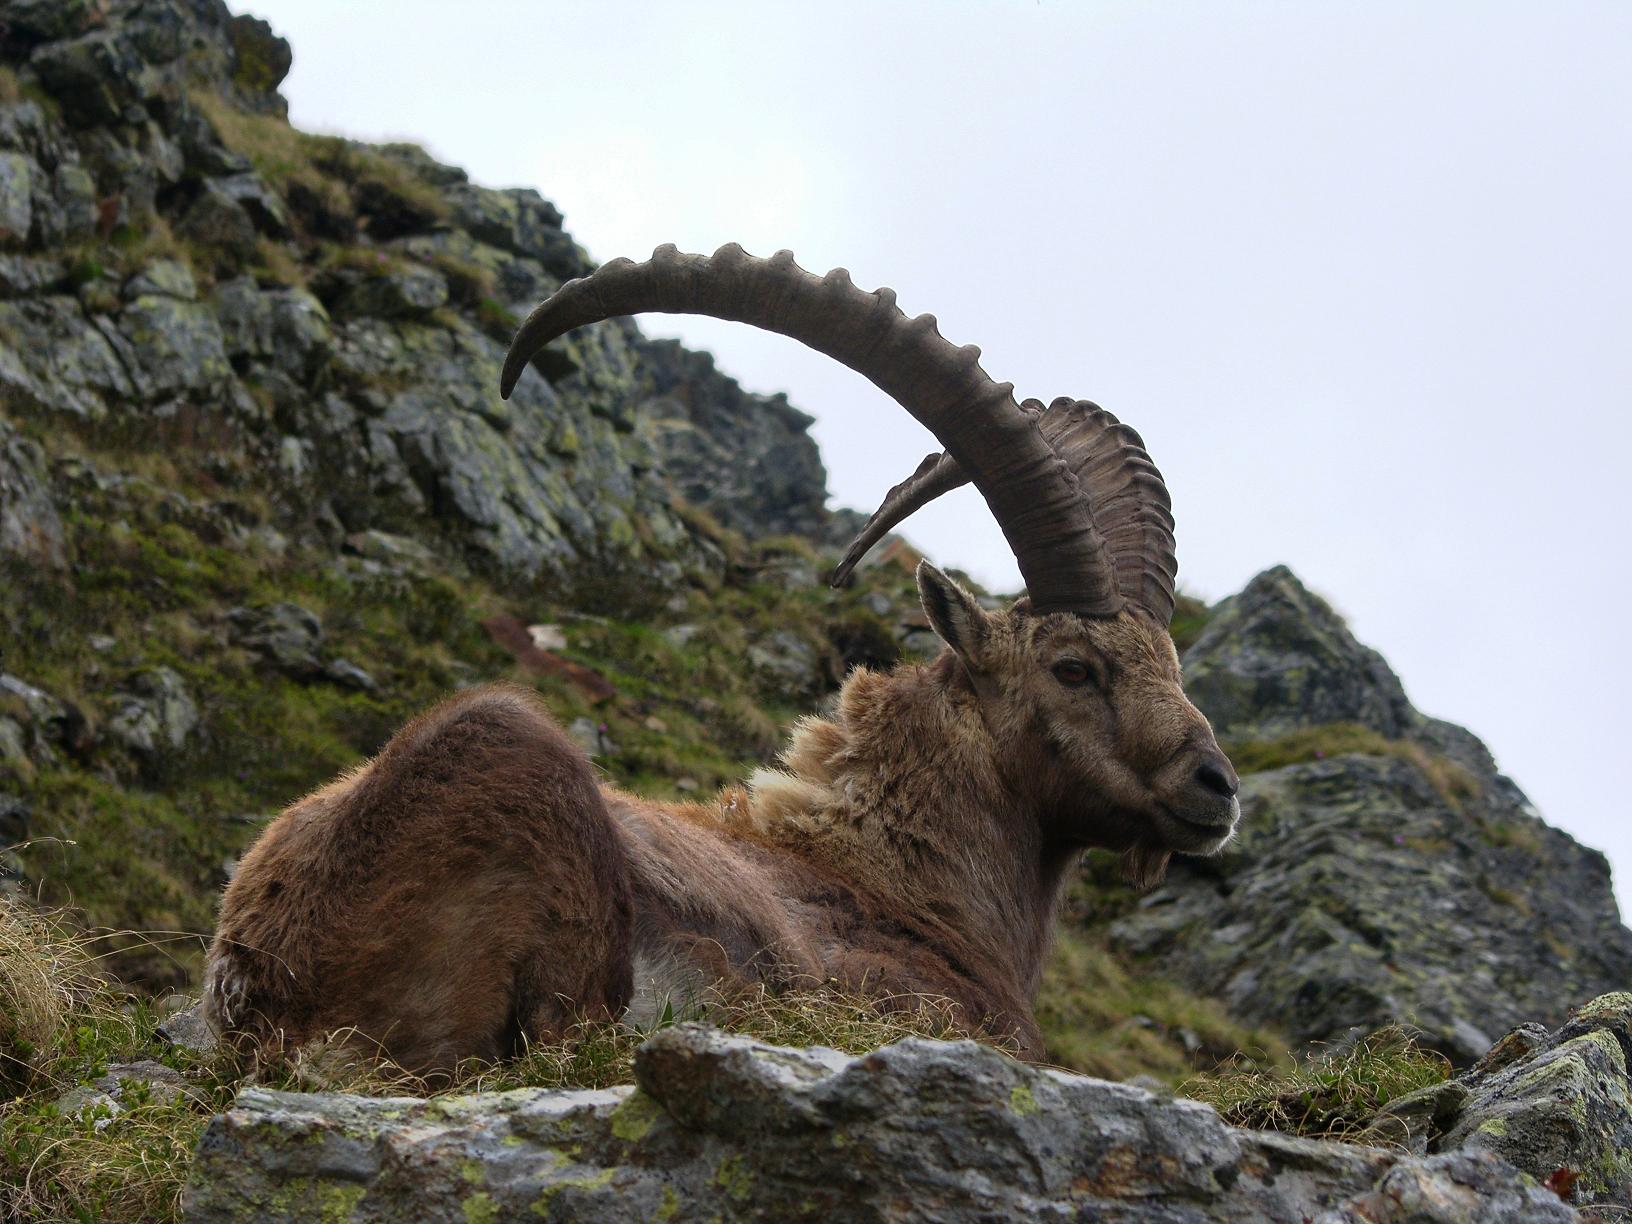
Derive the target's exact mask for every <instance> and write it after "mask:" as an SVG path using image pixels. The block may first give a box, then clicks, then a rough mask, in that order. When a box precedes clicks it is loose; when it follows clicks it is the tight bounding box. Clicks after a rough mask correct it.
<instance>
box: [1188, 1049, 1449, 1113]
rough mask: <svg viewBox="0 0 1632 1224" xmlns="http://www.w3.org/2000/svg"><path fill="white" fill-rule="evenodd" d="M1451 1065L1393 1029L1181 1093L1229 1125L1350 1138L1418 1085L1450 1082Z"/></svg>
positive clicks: (1235, 1069)
mask: <svg viewBox="0 0 1632 1224" xmlns="http://www.w3.org/2000/svg"><path fill="white" fill-rule="evenodd" d="M1450 1074H1451V1064H1450V1062H1449V1061H1448V1060H1446V1058H1445V1057H1444V1056H1443V1055H1440V1054H1436V1053H1434V1052H1432V1051H1430V1050H1424V1049H1423V1048H1422V1047H1420V1046H1419V1045H1417V1044H1416V1042H1415V1041H1414V1040H1413V1039H1412V1038H1411V1036H1410V1035H1409V1034H1408V1033H1407V1032H1406V1031H1405V1030H1403V1029H1401V1028H1398V1027H1389V1028H1385V1029H1381V1030H1379V1031H1377V1032H1375V1033H1372V1034H1371V1035H1370V1036H1368V1037H1365V1038H1362V1039H1361V1040H1360V1041H1359V1042H1358V1043H1356V1044H1355V1046H1354V1047H1353V1048H1352V1049H1350V1050H1347V1051H1344V1052H1341V1053H1317V1054H1315V1055H1313V1056H1311V1057H1309V1058H1307V1059H1305V1060H1304V1061H1302V1062H1301V1063H1299V1064H1297V1065H1296V1066H1294V1067H1292V1068H1290V1069H1286V1068H1282V1069H1271V1070H1265V1069H1264V1068H1262V1067H1260V1066H1256V1065H1252V1064H1249V1063H1246V1062H1243V1061H1237V1062H1234V1063H1231V1064H1229V1065H1227V1066H1225V1067H1223V1068H1221V1069H1219V1070H1218V1071H1215V1072H1213V1073H1211V1074H1208V1075H1201V1076H1197V1077H1196V1078H1194V1079H1190V1080H1187V1081H1186V1082H1185V1083H1184V1084H1182V1085H1181V1086H1180V1088H1179V1092H1180V1094H1181V1095H1183V1096H1187V1097H1191V1098H1193V1099H1194V1100H1198V1101H1205V1102H1206V1103H1207V1104H1209V1105H1211V1106H1212V1107H1213V1108H1214V1109H1216V1110H1218V1112H1219V1114H1220V1115H1221V1116H1222V1117H1223V1118H1224V1120H1225V1121H1226V1122H1229V1123H1230V1124H1231V1125H1234V1126H1250V1127H1255V1128H1257V1129H1260V1130H1274V1131H1281V1132H1283V1133H1285V1134H1289V1135H1302V1136H1305V1137H1306V1138H1311V1139H1347V1140H1353V1139H1355V1138H1357V1137H1358V1136H1359V1135H1360V1134H1361V1132H1362V1131H1364V1129H1365V1127H1366V1124H1367V1123H1368V1122H1370V1121H1371V1119H1372V1118H1373V1117H1374V1116H1375V1115H1376V1113H1377V1111H1378V1110H1379V1109H1381V1108H1382V1107H1383V1106H1384V1105H1386V1104H1388V1103H1389V1102H1390V1101H1394V1100H1398V1099H1399V1098H1400V1097H1403V1096H1405V1095H1406V1094H1407V1093H1411V1092H1415V1091H1417V1090H1418V1089H1419V1088H1427V1087H1430V1086H1431V1085H1433V1084H1438V1083H1441V1082H1443V1081H1444V1080H1446V1079H1448V1078H1449V1077H1450Z"/></svg>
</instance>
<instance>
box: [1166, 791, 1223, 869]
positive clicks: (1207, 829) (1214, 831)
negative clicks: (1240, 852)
mask: <svg viewBox="0 0 1632 1224" xmlns="http://www.w3.org/2000/svg"><path fill="white" fill-rule="evenodd" d="M1160 812H1161V819H1160V821H1159V823H1160V824H1161V825H1162V826H1163V827H1162V835H1163V839H1164V840H1165V841H1166V842H1167V844H1168V845H1169V846H1170V847H1172V849H1173V850H1175V851H1177V852H1178V853H1180V854H1196V855H1202V856H1206V855H1210V854H1217V853H1218V852H1219V851H1220V850H1222V849H1224V847H1225V846H1227V845H1229V843H1230V839H1231V838H1233V837H1234V836H1235V829H1236V825H1237V824H1238V823H1239V822H1240V820H1241V801H1240V800H1239V799H1236V798H1235V797H1234V796H1231V797H1230V799H1229V800H1228V801H1221V802H1220V803H1219V804H1218V811H1217V813H1216V814H1215V813H1212V812H1206V811H1198V810H1194V809H1192V810H1191V811H1189V812H1187V813H1185V814H1183V815H1181V814H1180V813H1178V812H1175V811H1174V810H1173V809H1172V808H1170V807H1168V806H1167V805H1166V804H1165V803H1164V804H1162V805H1161V807H1160Z"/></svg>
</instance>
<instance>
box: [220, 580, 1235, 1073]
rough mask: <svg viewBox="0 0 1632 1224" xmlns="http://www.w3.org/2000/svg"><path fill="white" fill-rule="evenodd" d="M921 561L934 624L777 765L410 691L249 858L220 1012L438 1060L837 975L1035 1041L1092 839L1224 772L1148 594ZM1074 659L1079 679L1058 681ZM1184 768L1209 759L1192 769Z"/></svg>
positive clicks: (517, 703) (1218, 797)
mask: <svg viewBox="0 0 1632 1224" xmlns="http://www.w3.org/2000/svg"><path fill="white" fill-rule="evenodd" d="M920 585H921V587H922V588H923V592H924V602H925V608H926V610H927V611H928V612H929V614H930V617H931V619H932V620H933V621H934V622H935V625H936V628H937V630H938V631H939V632H940V633H941V635H942V637H943V638H945V639H946V640H947V641H948V642H949V643H950V644H951V646H952V649H950V650H948V651H946V652H944V653H943V654H942V655H941V656H940V657H939V658H938V659H937V660H935V662H933V663H932V664H929V665H928V666H903V667H900V668H897V669H896V670H894V671H892V672H889V673H887V674H880V673H875V672H870V671H867V670H858V671H857V672H855V673H854V674H853V675H852V676H851V677H850V678H849V680H847V681H846V683H845V685H844V688H843V690H842V691H841V693H840V695H839V699H838V702H837V706H836V709H835V711H834V713H833V714H832V716H830V717H828V718H812V719H806V720H804V721H802V722H801V723H800V724H799V725H798V726H797V727H796V728H795V730H794V733H793V736H792V738H791V741H790V743H789V745H788V748H787V750H786V752H785V753H784V754H783V758H782V766H783V768H782V769H781V770H776V771H773V770H762V771H760V772H759V773H758V774H756V775H755V776H754V777H753V778H752V779H751V780H750V781H749V783H748V784H747V785H746V787H742V788H730V789H728V790H726V791H723V792H722V793H721V794H720V796H718V798H717V799H716V800H715V801H714V802H713V803H708V804H671V803H659V802H655V801H651V800H645V799H641V798H639V797H636V796H633V795H628V794H624V793H622V792H619V791H617V790H615V789H613V788H610V787H607V788H601V789H597V788H596V786H595V785H594V781H593V777H592V774H591V771H590V769H589V766H588V764H587V762H586V761H585V760H584V759H583V757H582V755H581V754H580V753H579V752H578V751H577V749H575V748H573V747H571V746H570V745H569V744H568V742H567V741H566V740H565V738H564V737H563V736H562V735H561V733H560V732H559V731H558V730H557V729H556V728H555V727H554V726H553V725H552V724H550V723H549V721H548V719H547V716H546V715H545V714H544V713H543V711H542V710H541V709H540V708H539V706H538V705H537V704H536V702H535V700H534V699H532V698H531V697H530V696H528V695H526V694H524V693H522V692H521V691H519V690H514V689H506V688H491V689H482V690H476V691H473V692H470V693H466V694H462V695H460V696H458V697H456V698H454V699H452V700H451V701H449V702H447V703H445V704H444V705H442V706H439V707H438V708H437V709H435V710H433V711H431V712H430V713H429V714H427V715H424V716H423V717H421V718H420V719H418V720H416V721H415V722H414V723H412V724H410V725H409V726H408V727H407V728H406V729H405V730H404V731H403V732H401V733H400V734H399V735H398V736H397V737H396V738H395V739H394V740H393V741H392V742H391V743H390V744H389V745H388V746H387V747H386V749H385V750H384V751H383V752H382V753H381V754H380V755H379V756H378V757H377V758H375V760H373V761H372V762H370V763H369V764H367V765H365V766H363V767H362V768H361V769H359V770H357V771H356V772H354V773H352V774H350V775H347V776H346V777H344V778H342V779H341V780H339V781H338V782H335V783H333V784H331V785H330V786H328V787H326V788H324V789H323V790H320V791H317V792H316V793H314V794H313V795H310V796H308V797H307V798H305V799H303V800H301V801H300V802H298V803H296V804H295V805H294V806H292V807H291V808H289V809H288V810H287V811H286V812H284V813H283V814H282V815H281V816H279V817H278V819H277V820H276V821H274V822H273V824H272V825H271V826H270V827H269V828H268V830H267V831H266V833H265V834H264V835H263V836H262V838H261V840H260V841H259V842H258V843H257V844H256V845H255V846H254V847H253V848H252V849H251V851H250V852H249V854H248V855H247V856H246V857H245V860H244V863H243V865H242V867H241V868H240V870H239V874H238V876H237V878H236V879H235V880H234V881H233V884H232V886H231V887H230V888H229V889H228V891H227V894H226V897H225V899H224V901H223V904H222V920H221V928H220V933H219V934H218V936H217V939H216V942H215V945H214V946H213V948H212V950H211V954H210V965H209V989H208V993H207V1002H208V1006H209V1008H210V1011H211V1014H212V1016H213V1017H214V1019H215V1020H216V1022H217V1023H219V1024H221V1025H222V1026H223V1027H225V1028H227V1029H229V1030H231V1031H233V1032H234V1033H236V1034H238V1035H239V1039H240V1040H243V1041H246V1042H249V1043H253V1044H256V1045H259V1046H263V1047H264V1046H266V1045H269V1044H270V1045H272V1046H274V1047H275V1048H283V1047H285V1046H287V1045H289V1044H294V1043H298V1042H301V1041H304V1040H308V1039H310V1038H312V1037H314V1036H317V1035H319V1034H322V1033H325V1032H328V1031H330V1030H333V1029H338V1028H342V1027H352V1026H354V1027H356V1028H357V1029H359V1030H360V1031H361V1032H362V1033H363V1034H365V1035H366V1037H367V1038H369V1039H371V1040H374V1041H378V1042H379V1043H381V1044H382V1045H383V1046H384V1048H385V1049H386V1051H387V1052H388V1053H390V1054H391V1055H392V1057H394V1058H395V1059H396V1060H398V1061H399V1062H401V1063H403V1064H404V1065H406V1066H409V1067H411V1068H413V1069H416V1070H427V1069H437V1068H446V1067H448V1066H451V1065H452V1064H453V1063H454V1062H456V1061H457V1060H459V1059H460V1058H464V1057H471V1056H476V1057H483V1058H493V1057H498V1056H500V1055H503V1054H505V1053H507V1052H509V1051H510V1050H511V1049H512V1048H513V1047H514V1046H515V1044H516V1043H517V1042H518V1040H520V1039H521V1038H522V1037H526V1038H528V1039H531V1040H547V1039H549V1038H550V1037H552V1036H556V1035H558V1034H559V1033H560V1031H561V1028H562V1026H563V1025H564V1024H565V1023H567V1022H568V1018H569V1017H570V1016H571V1015H572V1014H574V1013H576V1012H584V1011H587V1012H591V1013H617V1012H621V1011H622V1010H623V1009H624V1008H625V1007H626V1006H627V1007H629V1008H630V1010H631V1011H633V1012H634V1013H635V1015H636V1016H637V1017H650V1016H653V1015H655V1014H656V1013H657V1012H659V1011H660V1010H661V1008H662V1007H663V1005H664V1004H665V1003H666V1002H676V1003H681V1004H683V1003H684V1002H685V1000H686V996H688V995H692V994H696V993H700V992H702V991H704V990H706V989H708V988H709V987H711V986H713V985H715V984H716V983H718V982H721V981H724V982H726V983H739V984H749V983H756V982H763V983H767V984H769V985H771V986H772V987H773V988H774V987H780V986H785V985H788V984H791V983H796V982H835V983H837V984H839V985H841V986H843V987H845V988H847V989H851V990H860V991H864V992H867V993H869V994H872V995H874V996H875V997H879V998H880V999H885V1000H887V999H888V998H889V997H890V996H911V995H936V996H943V997H946V998H949V999H951V1000H953V1001H954V1002H955V1003H956V1004H958V1006H959V1007H960V1009H961V1010H962V1012H963V1013H964V1016H965V1018H966V1020H967V1021H968V1022H970V1023H971V1024H984V1025H987V1026H989V1027H991V1028H992V1029H994V1030H996V1031H999V1032H1003V1033H1006V1034H1010V1035H1012V1036H1013V1037H1014V1038H1015V1039H1016V1041H1017V1042H1018V1044H1019V1046H1020V1047H1021V1049H1022V1051H1023V1052H1025V1053H1026V1054H1028V1055H1030V1056H1033V1057H1040V1056H1041V1055H1042V1053H1043V1050H1042V1042H1041V1037H1040V1034H1039V1032H1038V1030H1037V1026H1036V1023H1035V1021H1034V1019H1033V1018H1032V1014H1031V1000H1032V998H1033V997H1034V995H1035V993H1036V991H1037V987H1038V984H1039V981H1040V979H1041V975H1042V966H1043V960H1044V957H1045V954H1046V951H1047V948H1048V942H1049V938H1050V935H1051V931H1052V927H1053V924H1054V916H1055V911H1056V908H1057V904H1058V899H1059V896H1060V893H1061V890H1062V886H1063V884H1064V882H1065V881H1066V880H1067V878H1068V877H1069V874H1070V871H1071V868H1072V867H1073V866H1074V864H1075V862H1076V859H1077V856H1078V855H1079V853H1080V852H1081V851H1082V849H1084V848H1085V847H1087V846H1095V845H1097V846H1106V847H1110V848H1112V849H1114V850H1118V851H1121V852H1123V853H1124V855H1125V861H1126V863H1127V864H1128V867H1129V870H1130V873H1132V874H1134V875H1137V876H1140V877H1142V878H1148V877H1150V876H1152V875H1157V874H1159V873H1160V871H1161V869H1162V867H1163V866H1164V865H1165V863H1166V861H1167V857H1168V855H1169V854H1171V853H1172V852H1173V851H1175V850H1178V851H1188V852H1193V853H1211V852H1213V851H1216V850H1217V849H1218V848H1219V847H1220V846H1222V845H1223V844H1224V842H1225V841H1227V840H1228V837H1229V835H1230V832H1231V830H1232V829H1233V824H1234V817H1235V813H1236V811H1237V808H1236V806H1235V804H1234V801H1233V798H1232V797H1231V796H1232V795H1233V789H1234V773H1233V771H1231V770H1230V769H1229V763H1228V762H1227V761H1226V760H1224V758H1223V756H1222V755H1221V754H1220V753H1219V751H1218V748H1217V745H1216V743H1215V742H1214V740H1213V736H1212V732H1211V730H1210V729H1209V728H1208V726H1207V723H1206V721H1205V719H1203V718H1202V716H1201V715H1200V713H1199V712H1197V711H1196V709H1195V707H1194V706H1192V705H1191V704H1190V703H1189V702H1188V701H1186V700H1185V698H1184V695H1183V693H1182V691H1181V689H1180V685H1179V675H1178V662H1177V658H1176V657H1175V655H1174V653H1173V648H1172V643H1171V641H1170V640H1169V639H1168V637H1167V634H1166V632H1165V630H1164V629H1163V628H1162V627H1160V626H1158V625H1156V624H1155V623H1154V622H1152V621H1150V620H1149V619H1148V618H1146V617H1145V616H1143V614H1141V613H1137V612H1124V613H1122V614H1121V615H1119V616H1117V617H1116V618H1114V619H1106V620H1084V619H1081V618H1078V617H1075V616H1069V615H1062V614H1054V615H1050V616H1034V615H1032V614H1031V613H1030V612H1029V610H1028V609H1027V608H1025V607H1024V606H1020V607H1017V608H1016V609H1015V610H1013V611H1011V612H1008V613H1003V614H988V613H986V612H983V611H982V610H981V609H980V608H979V606H978V605H977V604H976V603H975V602H974V600H973V598H972V597H970V596H969V595H968V594H967V593H966V592H964V591H962V590H961V588H958V587H957V586H956V584H954V583H952V582H951V581H950V580H949V579H947V578H945V577H944V576H943V575H940V574H939V573H938V572H937V571H934V570H933V569H930V568H929V567H925V568H924V570H921V571H920ZM1064 658H1070V659H1073V660H1080V661H1082V662H1084V663H1085V664H1087V665H1088V666H1089V667H1090V668H1091V672H1092V675H1093V676H1094V678H1095V679H1094V683H1092V684H1066V683H1064V682H1062V681H1061V680H1060V679H1059V678H1058V675H1057V673H1056V671H1055V669H1056V666H1057V664H1058V663H1059V661H1060V660H1061V659H1064ZM1203 767H1208V768H1212V769H1214V770H1215V771H1217V770H1221V771H1222V773H1220V774H1218V775H1217V778H1215V781H1214V783H1213V784H1212V785H1211V787H1210V788H1209V786H1208V785H1206V784H1204V783H1202V782H1200V781H1198V779H1200V778H1201V777H1202V774H1201V772H1200V770H1201V769H1202V768H1203ZM1225 775H1227V789H1228V792H1229V793H1228V794H1226V793H1224V790H1223V789H1221V788H1223V787H1224V785H1225V784H1224V782H1223V781H1219V780H1217V779H1221V778H1223V777H1224V776H1225Z"/></svg>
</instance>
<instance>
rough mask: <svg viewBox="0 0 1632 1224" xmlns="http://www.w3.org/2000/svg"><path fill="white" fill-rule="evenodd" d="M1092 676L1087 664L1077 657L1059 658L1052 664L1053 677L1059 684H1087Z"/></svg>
mask: <svg viewBox="0 0 1632 1224" xmlns="http://www.w3.org/2000/svg"><path fill="white" fill-rule="evenodd" d="M1092 678H1093V673H1092V672H1090V671H1089V670H1088V665H1087V664H1086V663H1084V662H1082V661H1081V660H1079V659H1061V660H1060V661H1059V662H1058V663H1056V664H1054V679H1056V680H1058V681H1059V682H1060V683H1061V684H1073V685H1075V684H1087V683H1088V681H1089V680H1090V679H1092Z"/></svg>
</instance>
